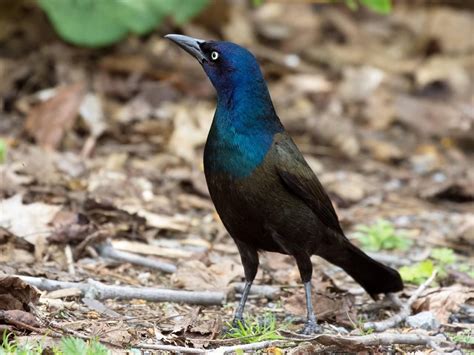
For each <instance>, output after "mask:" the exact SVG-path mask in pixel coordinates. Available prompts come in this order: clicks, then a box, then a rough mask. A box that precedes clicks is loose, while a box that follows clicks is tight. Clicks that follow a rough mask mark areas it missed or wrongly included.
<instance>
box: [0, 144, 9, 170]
mask: <svg viewBox="0 0 474 355" xmlns="http://www.w3.org/2000/svg"><path fill="white" fill-rule="evenodd" d="M5 160H7V142H5V141H4V140H3V139H1V138H0V164H2V163H4V162H5Z"/></svg>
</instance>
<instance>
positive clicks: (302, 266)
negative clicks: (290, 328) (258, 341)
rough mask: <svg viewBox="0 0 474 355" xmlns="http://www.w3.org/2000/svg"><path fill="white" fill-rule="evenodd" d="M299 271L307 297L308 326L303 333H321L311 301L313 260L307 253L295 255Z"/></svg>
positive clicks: (306, 325)
mask: <svg viewBox="0 0 474 355" xmlns="http://www.w3.org/2000/svg"><path fill="white" fill-rule="evenodd" d="M294 257H295V259H296V264H297V265H298V270H299V271H300V275H301V280H302V281H303V284H304V292H305V296H306V313H307V316H306V317H307V318H306V324H305V326H304V328H303V330H302V331H301V333H302V334H306V335H311V334H314V333H319V332H320V330H321V329H320V327H319V326H318V323H317V320H316V315H315V314H314V309H313V302H312V300H311V275H312V274H313V265H312V264H311V258H310V256H309V255H307V254H305V253H299V254H297V255H294Z"/></svg>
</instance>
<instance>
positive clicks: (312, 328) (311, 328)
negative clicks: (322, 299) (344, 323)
mask: <svg viewBox="0 0 474 355" xmlns="http://www.w3.org/2000/svg"><path fill="white" fill-rule="evenodd" d="M304 293H305V295H306V324H305V325H304V328H303V330H302V331H301V333H302V334H306V335H311V334H315V333H319V332H320V331H321V329H320V327H319V325H318V323H317V320H316V315H315V314H314V309H313V302H312V300H311V281H308V282H305V283H304Z"/></svg>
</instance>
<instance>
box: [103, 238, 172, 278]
mask: <svg viewBox="0 0 474 355" xmlns="http://www.w3.org/2000/svg"><path fill="white" fill-rule="evenodd" d="M97 250H98V251H99V253H100V255H101V256H102V257H104V258H110V259H114V260H119V261H124V262H127V263H131V264H135V265H140V266H146V267H149V268H152V269H156V270H160V271H163V272H168V273H174V272H176V266H175V265H173V264H169V263H163V262H160V261H157V260H153V259H150V258H146V257H143V256H140V255H135V254H132V253H127V252H124V251H120V250H117V249H115V248H114V247H113V246H112V245H111V244H110V243H102V244H100V245H98V246H97Z"/></svg>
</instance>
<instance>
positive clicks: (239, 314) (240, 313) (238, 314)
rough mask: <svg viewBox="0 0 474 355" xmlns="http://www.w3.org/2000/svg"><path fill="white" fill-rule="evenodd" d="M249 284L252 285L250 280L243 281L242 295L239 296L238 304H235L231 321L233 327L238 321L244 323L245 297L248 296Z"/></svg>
mask: <svg viewBox="0 0 474 355" xmlns="http://www.w3.org/2000/svg"><path fill="white" fill-rule="evenodd" d="M251 286H252V282H251V281H245V286H244V290H243V292H242V297H241V298H240V302H239V305H238V306H237V309H236V310H235V314H234V320H233V321H232V326H233V327H238V326H239V322H241V323H242V324H243V323H244V308H245V303H246V302H247V297H248V296H249V292H250V287H251Z"/></svg>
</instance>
